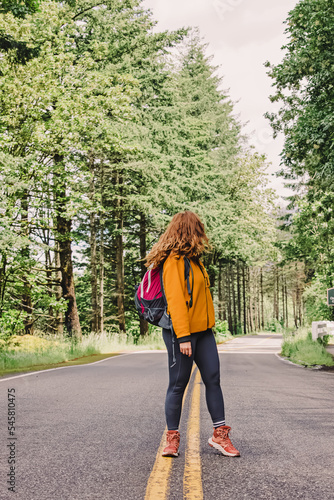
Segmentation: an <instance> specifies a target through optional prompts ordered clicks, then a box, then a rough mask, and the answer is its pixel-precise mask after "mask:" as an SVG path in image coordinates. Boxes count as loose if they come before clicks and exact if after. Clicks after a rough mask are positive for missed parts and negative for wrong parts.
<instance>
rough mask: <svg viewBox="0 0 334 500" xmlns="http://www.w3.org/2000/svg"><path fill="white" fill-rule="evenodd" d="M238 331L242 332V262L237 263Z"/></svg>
mask: <svg viewBox="0 0 334 500" xmlns="http://www.w3.org/2000/svg"><path fill="white" fill-rule="evenodd" d="M237 297H238V330H239V329H240V330H241V290H240V262H239V260H238V261H237Z"/></svg>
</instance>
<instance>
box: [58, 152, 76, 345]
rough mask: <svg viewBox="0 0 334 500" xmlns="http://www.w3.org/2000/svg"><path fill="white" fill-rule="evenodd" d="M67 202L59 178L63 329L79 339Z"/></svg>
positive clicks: (59, 240) (59, 160) (63, 187)
mask: <svg viewBox="0 0 334 500" xmlns="http://www.w3.org/2000/svg"><path fill="white" fill-rule="evenodd" d="M55 162H56V163H61V162H62V158H61V157H60V156H58V155H56V156H55ZM56 186H57V187H56ZM67 202H68V198H67V196H66V188H65V183H64V181H63V180H62V179H61V177H60V176H59V177H57V179H55V208H56V227H57V231H56V239H57V241H58V245H59V257H60V268H61V288H62V296H63V297H64V299H65V300H67V304H68V305H67V310H66V313H65V328H66V330H67V332H68V334H69V335H70V336H71V337H76V338H81V336H82V332H81V326H80V321H79V314H78V308H77V301H76V297H75V289H74V275H73V265H72V248H71V230H72V221H71V219H68V217H67V214H66V203H67Z"/></svg>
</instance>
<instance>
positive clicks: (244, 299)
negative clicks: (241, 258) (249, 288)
mask: <svg viewBox="0 0 334 500" xmlns="http://www.w3.org/2000/svg"><path fill="white" fill-rule="evenodd" d="M242 297H243V309H244V334H245V335H246V333H247V316H246V276H245V264H243V266H242Z"/></svg>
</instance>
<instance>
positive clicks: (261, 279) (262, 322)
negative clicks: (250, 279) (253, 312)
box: [260, 267, 264, 330]
mask: <svg viewBox="0 0 334 500" xmlns="http://www.w3.org/2000/svg"><path fill="white" fill-rule="evenodd" d="M260 287H261V328H262V330H264V306H263V302H264V300H263V268H262V267H261V278H260Z"/></svg>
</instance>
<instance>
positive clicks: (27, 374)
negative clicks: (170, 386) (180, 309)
mask: <svg viewBox="0 0 334 500" xmlns="http://www.w3.org/2000/svg"><path fill="white" fill-rule="evenodd" d="M138 352H143V351H138ZM129 354H138V353H137V352H125V353H122V354H117V355H116V356H110V357H108V358H104V359H100V360H99V361H93V363H84V364H81V365H69V366H59V367H58V368H47V369H46V370H37V371H35V372H29V373H22V374H21V375H14V376H13V377H6V376H5V377H4V378H3V377H1V378H0V382H5V381H7V380H13V379H14V378H21V377H29V376H30V375H36V373H38V374H39V373H45V372H53V371H54V370H63V369H64V368H78V367H83V366H92V365H97V363H103V361H107V360H108V359H114V358H121V357H122V356H129Z"/></svg>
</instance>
